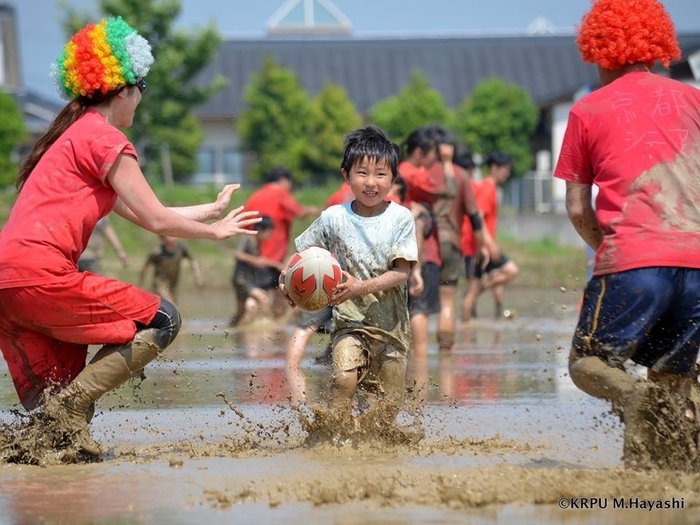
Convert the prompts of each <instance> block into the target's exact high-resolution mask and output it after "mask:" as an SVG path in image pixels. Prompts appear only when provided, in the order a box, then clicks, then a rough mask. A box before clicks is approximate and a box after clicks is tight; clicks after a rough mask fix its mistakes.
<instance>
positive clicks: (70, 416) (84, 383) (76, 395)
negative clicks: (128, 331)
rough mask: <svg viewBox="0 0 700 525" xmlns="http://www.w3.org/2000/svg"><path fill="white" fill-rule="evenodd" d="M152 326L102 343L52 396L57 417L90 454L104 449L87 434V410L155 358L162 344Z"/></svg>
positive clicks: (95, 453)
mask: <svg viewBox="0 0 700 525" xmlns="http://www.w3.org/2000/svg"><path fill="white" fill-rule="evenodd" d="M154 336H155V330H153V329H149V330H143V331H141V332H139V333H137V334H136V337H135V338H134V340H133V341H132V342H130V343H127V344H125V345H105V346H103V347H102V348H101V349H100V350H99V351H98V352H97V354H95V357H94V358H93V359H92V361H90V363H89V364H88V365H87V366H86V367H85V368H84V369H83V371H82V372H80V373H79V374H78V375H77V376H76V378H75V379H74V380H73V381H72V382H71V383H70V384H69V385H68V386H67V387H66V388H65V389H63V390H62V391H61V392H59V393H58V394H57V395H56V396H55V397H54V400H55V402H56V403H57V405H58V406H54V407H53V410H55V415H56V417H57V419H59V420H61V421H62V422H63V423H65V424H66V426H67V428H68V429H69V430H70V432H71V439H72V442H73V445H74V446H75V448H76V449H77V450H78V451H80V452H83V453H85V454H88V455H90V456H100V455H102V453H103V451H102V448H101V447H100V445H99V444H98V443H97V442H96V441H95V440H94V439H93V438H92V436H91V435H90V430H89V429H88V425H87V417H88V411H89V410H90V407H91V406H92V405H93V404H94V402H95V401H97V399H99V398H100V397H102V396H103V395H104V394H106V393H107V392H109V391H111V390H114V389H115V388H117V387H118V386H120V385H121V384H123V383H125V382H126V381H128V380H129V378H131V376H132V374H133V373H134V372H138V371H139V370H141V369H142V368H143V367H144V366H145V365H146V364H148V363H150V362H151V361H153V359H155V358H156V357H157V356H158V354H159V353H160V351H161V348H160V347H159V346H158V345H157V344H156V343H155V337H154Z"/></svg>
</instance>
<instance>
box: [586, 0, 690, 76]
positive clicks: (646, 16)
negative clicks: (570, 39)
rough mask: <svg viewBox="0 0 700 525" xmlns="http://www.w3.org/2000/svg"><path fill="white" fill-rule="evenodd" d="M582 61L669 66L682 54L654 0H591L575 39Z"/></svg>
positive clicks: (607, 66) (606, 65) (670, 25)
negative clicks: (591, 3) (591, 2)
mask: <svg viewBox="0 0 700 525" xmlns="http://www.w3.org/2000/svg"><path fill="white" fill-rule="evenodd" d="M576 43H577V44H578V48H579V51H580V52H581V56H582V57H583V60H585V61H586V62H591V63H593V64H597V65H598V66H600V67H602V68H604V69H620V68H622V67H624V66H627V65H632V64H645V65H646V66H647V67H652V66H653V65H654V64H655V63H656V61H657V60H658V61H659V62H661V64H663V66H664V67H666V68H667V67H669V65H670V63H671V61H672V60H677V59H678V58H680V56H681V52H680V49H679V47H678V42H677V41H676V30H675V28H674V26H673V22H672V21H671V18H670V17H669V15H668V13H667V12H666V9H664V6H663V5H662V4H661V3H660V2H658V1H657V0H593V6H592V8H591V10H590V11H589V12H588V13H587V14H585V15H584V16H583V20H582V22H581V26H580V27H579V34H578V38H577V39H576Z"/></svg>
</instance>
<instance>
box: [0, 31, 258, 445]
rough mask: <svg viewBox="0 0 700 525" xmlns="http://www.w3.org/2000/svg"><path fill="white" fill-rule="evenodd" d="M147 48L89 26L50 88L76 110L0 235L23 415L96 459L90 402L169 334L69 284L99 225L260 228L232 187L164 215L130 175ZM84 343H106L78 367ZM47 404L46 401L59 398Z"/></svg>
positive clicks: (208, 233)
mask: <svg viewBox="0 0 700 525" xmlns="http://www.w3.org/2000/svg"><path fill="white" fill-rule="evenodd" d="M152 63H153V57H152V55H151V48H150V46H149V44H148V42H147V41H146V40H145V39H144V38H143V37H141V36H140V35H139V34H138V33H137V32H136V31H135V30H134V29H133V28H131V27H130V26H129V25H128V24H127V23H126V22H124V20H122V19H121V18H109V19H104V20H102V21H101V22H100V23H98V24H88V25H87V26H85V27H84V28H82V29H81V30H80V31H78V32H77V33H76V34H75V35H74V36H73V37H72V38H71V40H70V41H69V42H68V44H66V46H65V48H64V49H63V52H62V53H61V55H60V56H59V57H58V59H57V60H56V62H55V63H54V64H53V71H52V76H53V77H54V80H55V81H56V84H57V86H58V88H59V90H60V92H61V94H62V95H63V96H65V97H67V98H69V99H71V102H70V103H69V104H68V105H67V106H66V107H65V108H64V109H63V110H62V111H61V112H60V113H59V114H58V116H57V117H56V119H55V120H54V121H53V122H52V124H51V126H50V127H49V129H48V131H47V133H46V134H45V135H44V136H43V137H42V138H41V139H40V140H39V141H38V142H37V144H36V145H35V147H34V149H33V150H32V152H31V153H30V155H29V156H28V158H27V159H26V160H25V161H24V163H23V165H22V168H21V169H20V173H19V177H18V179H17V188H18V190H19V196H18V198H17V201H16V202H15V204H14V206H13V208H12V211H11V213H10V217H9V219H8V221H7V224H6V225H5V227H4V228H3V229H2V231H1V232H0V349H2V354H3V357H4V358H5V361H7V364H8V368H9V371H10V375H11V376H12V380H13V382H14V385H15V388H16V390H17V394H18V396H19V399H20V401H21V403H22V405H23V406H24V407H25V408H26V409H27V410H31V409H34V408H36V407H37V406H39V405H41V404H42V403H44V404H45V410H46V412H47V414H48V415H52V416H53V417H54V418H55V419H56V420H57V421H60V422H63V423H64V424H66V429H65V432H66V436H67V437H68V440H69V441H70V442H71V443H72V445H73V447H74V448H75V449H76V450H77V451H78V452H82V453H86V454H89V455H94V456H97V455H100V454H101V453H102V449H101V447H100V445H99V444H97V443H96V442H95V441H94V440H93V438H92V436H91V435H90V432H89V429H88V421H89V420H90V418H91V411H92V410H94V402H95V401H96V400H97V399H98V398H99V397H101V396H102V395H103V394H105V393H106V392H108V391H110V390H113V389H114V388H116V387H118V386H119V385H121V384H122V383H124V382H125V381H127V380H128V379H129V378H130V377H131V376H132V374H134V373H136V372H138V371H140V370H141V369H142V368H143V367H144V366H145V365H146V364H147V363H149V362H150V361H152V360H153V359H154V358H155V357H156V356H157V355H158V354H159V353H160V352H161V351H162V350H163V349H164V348H165V347H166V346H168V345H169V344H170V343H171V342H172V340H173V339H174V338H175V336H176V335H177V332H178V330H179V328H180V314H179V312H178V310H177V308H175V306H174V305H172V304H171V303H169V302H168V301H165V300H163V299H161V298H160V297H158V296H157V295H155V294H152V293H149V292H146V291H144V290H140V289H138V288H136V287H134V286H132V285H129V284H126V283H122V282H119V281H116V280H113V279H108V278H106V277H103V276H100V275H95V274H92V273H90V272H83V273H80V272H78V267H77V262H78V258H79V257H80V255H81V253H82V252H83V250H84V249H85V246H86V244H87V241H88V239H89V238H90V235H91V234H92V232H93V230H94V229H95V225H96V224H97V221H98V220H99V219H101V218H102V217H104V216H106V215H107V214H108V213H110V212H111V211H112V210H114V211H116V212H117V213H118V214H119V215H121V216H122V217H124V218H126V219H128V220H130V221H131V222H134V223H135V224H137V225H139V226H141V227H143V228H145V229H147V230H149V231H151V232H153V233H156V234H160V235H172V236H176V237H189V238H201V239H212V240H219V239H226V238H228V237H231V236H232V235H236V234H238V233H249V234H250V233H254V232H253V231H251V230H248V229H247V228H248V227H250V226H251V225H252V224H254V223H256V222H258V220H259V219H257V218H254V217H255V216H256V215H257V214H255V213H244V212H242V207H239V208H237V209H235V210H233V211H232V212H231V213H229V214H228V215H227V216H226V217H225V218H224V219H222V220H219V221H217V222H214V223H211V224H209V223H206V222H205V221H209V220H212V219H217V218H219V217H220V216H221V215H222V214H223V212H224V210H225V209H226V208H227V207H228V205H229V203H230V200H231V195H232V193H233V192H234V191H235V190H236V189H237V186H236V185H231V186H227V187H225V188H224V189H223V190H222V191H221V193H220V194H219V196H218V197H217V199H216V201H215V202H213V203H208V204H202V205H199V206H191V207H186V208H166V207H165V206H163V204H162V203H161V202H160V201H159V200H158V198H157V197H156V195H155V194H154V193H153V190H152V189H151V187H150V186H149V184H148V182H147V181H146V179H145V177H144V175H143V173H142V172H141V169H140V168H139V164H138V157H137V155H136V151H135V149H134V146H133V145H132V144H131V142H129V140H128V139H127V138H126V136H125V135H124V134H123V133H122V132H121V131H120V130H119V129H118V128H120V127H124V128H126V127H129V126H131V124H132V121H133V118H134V112H135V111H136V108H137V106H138V105H139V102H141V97H142V96H143V93H144V91H145V90H146V82H145V80H144V77H145V76H146V74H147V73H148V70H149V68H150V66H151V64H152ZM90 344H105V346H103V347H102V349H100V350H99V351H98V352H97V354H96V355H95V356H94V358H93V359H92V361H91V362H90V363H89V364H88V365H87V366H86V365H85V359H86V356H87V348H88V345H90ZM56 392H58V393H57V394H56V395H53V396H52V395H50V394H52V393H56Z"/></svg>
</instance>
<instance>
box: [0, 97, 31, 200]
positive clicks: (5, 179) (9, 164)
mask: <svg viewBox="0 0 700 525" xmlns="http://www.w3.org/2000/svg"><path fill="white" fill-rule="evenodd" d="M0 115H2V118H0V187H5V186H10V185H12V184H14V183H15V180H16V179H17V163H16V162H15V161H14V159H13V156H14V154H15V153H16V151H17V147H18V146H19V145H20V144H22V142H23V141H24V139H25V138H26V137H27V128H26V126H25V124H24V116H23V115H22V112H21V111H20V109H19V107H17V103H16V102H15V99H14V97H13V96H12V95H9V94H8V93H5V92H4V91H2V90H0Z"/></svg>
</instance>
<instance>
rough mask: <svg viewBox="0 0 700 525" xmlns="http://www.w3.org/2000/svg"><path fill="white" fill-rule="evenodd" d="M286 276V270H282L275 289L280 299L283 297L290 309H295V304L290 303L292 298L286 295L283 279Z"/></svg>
mask: <svg viewBox="0 0 700 525" xmlns="http://www.w3.org/2000/svg"><path fill="white" fill-rule="evenodd" d="M286 276H287V270H284V269H283V270H282V271H281V272H280V276H279V279H278V280H277V288H279V291H280V293H281V294H282V297H284V298H285V299H286V300H287V303H289V306H291V307H292V308H296V306H297V305H296V304H295V303H294V301H292V298H291V297H289V294H288V293H287V287H286V286H285V285H284V278H285V277H286Z"/></svg>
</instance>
